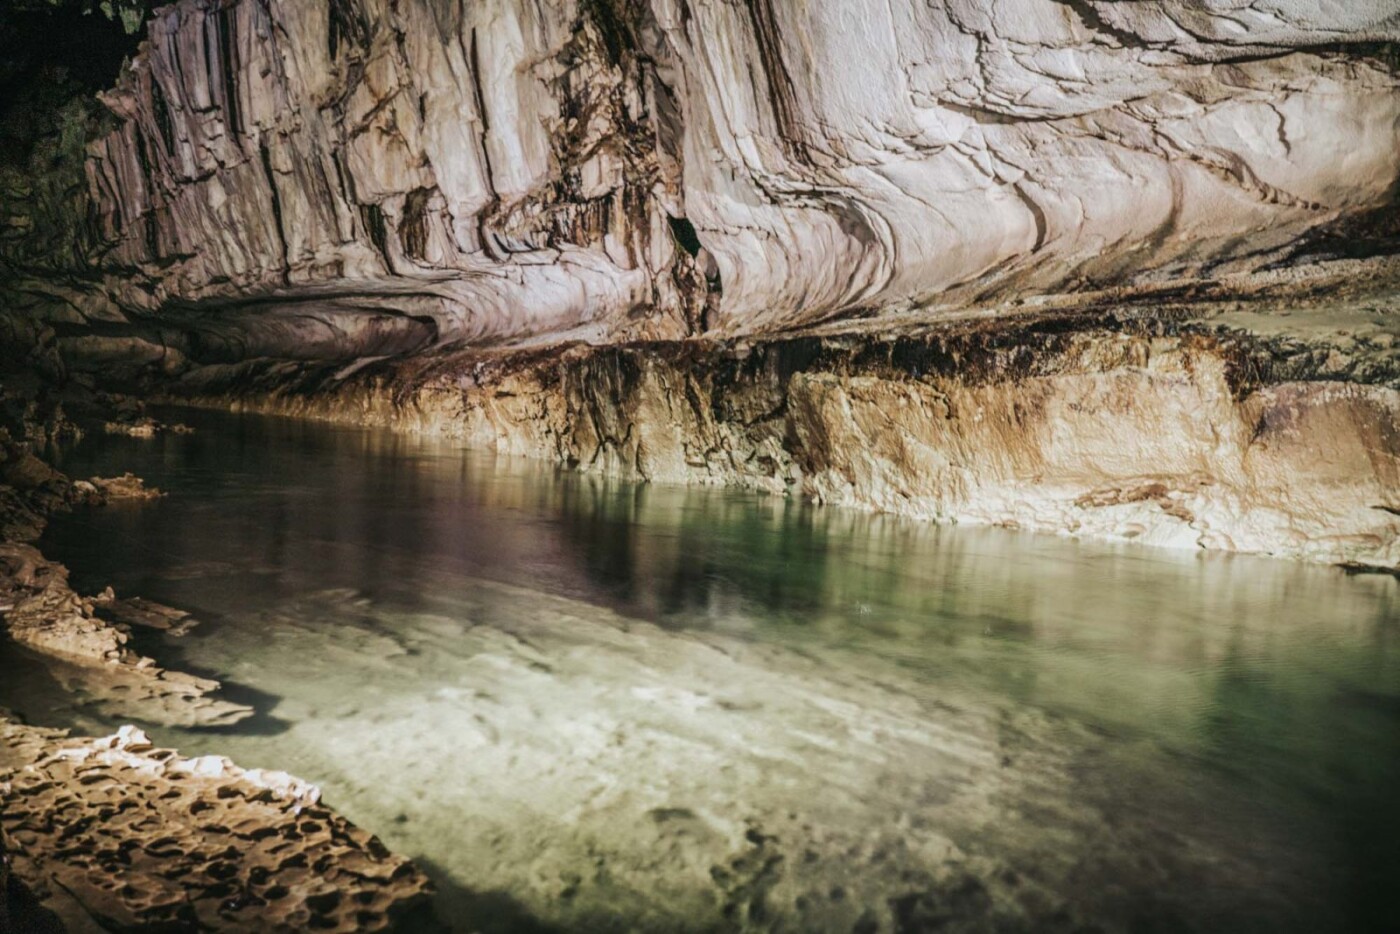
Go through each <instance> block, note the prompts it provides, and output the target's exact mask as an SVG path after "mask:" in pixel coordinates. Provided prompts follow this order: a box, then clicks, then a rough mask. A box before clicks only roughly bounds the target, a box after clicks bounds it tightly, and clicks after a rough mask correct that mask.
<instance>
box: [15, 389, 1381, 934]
mask: <svg viewBox="0 0 1400 934" xmlns="http://www.w3.org/2000/svg"><path fill="white" fill-rule="evenodd" d="M180 417H181V418H182V419H184V420H186V421H189V422H191V423H193V424H195V425H196V426H197V427H198V429H199V430H198V431H197V432H196V433H195V434H193V435H188V436H167V437H161V438H157V439H155V440H137V439H126V438H97V439H92V440H90V441H88V442H84V443H83V444H82V445H80V446H79V447H78V448H77V449H75V450H73V451H71V452H68V454H67V455H66V456H65V459H64V462H63V464H62V466H63V467H64V468H65V469H66V470H68V471H69V472H70V473H71V474H73V475H75V476H87V475H90V474H103V475H109V474H113V473H120V472H121V471H123V470H127V469H129V470H132V471H134V472H136V473H137V474H139V475H141V476H143V477H145V478H146V479H147V480H148V482H151V483H154V484H156V485H158V486H160V487H161V488H163V489H165V490H167V491H168V492H169V494H170V495H169V496H168V497H166V498H165V499H163V500H161V501H159V502H157V503H154V504H140V505H120V506H114V507H109V508H106V509H101V510H94V511H86V512H82V513H80V514H77V515H75V516H72V517H70V518H67V519H64V520H61V521H59V522H56V523H55V524H54V525H53V527H52V528H51V530H50V533H49V535H48V536H47V538H46V540H45V542H44V547H45V549H46V551H47V552H48V553H49V554H50V555H51V556H52V557H54V558H56V559H59V560H62V561H64V562H66V563H67V564H69V565H70V567H71V568H72V569H73V572H74V582H75V584H76V585H77V586H78V587H79V589H80V590H96V589H99V588H101V587H102V586H106V585H108V584H111V585H113V586H114V587H115V588H116V590H117V592H118V593H119V594H124V595H143V596H147V597H151V598H154V599H157V600H161V601H164V602H167V603H170V604H174V605H176V606H179V607H182V608H185V609H188V610H191V611H192V612H194V613H195V614H196V615H197V616H198V617H199V618H200V619H201V620H202V625H201V626H200V627H199V628H197V629H196V630H195V631H194V632H192V633H191V634H189V635H187V636H184V637H183V638H179V639H173V638H165V639H164V641H163V642H159V641H151V640H149V639H148V641H147V642H146V644H144V645H143V646H142V647H143V649H144V650H145V651H147V652H149V653H151V654H155V655H156V656H157V657H158V658H160V659H161V660H162V662H163V663H165V664H167V665H168V666H169V667H175V668H181V667H183V668H185V669H188V670H197V671H200V672H204V673H208V674H212V675H213V676H215V677H218V678H220V679H222V680H224V681H225V682H226V684H227V685H228V686H229V689H230V690H231V691H232V692H233V693H234V694H235V696H237V697H238V698H240V699H245V700H249V701H251V702H252V703H255V704H256V705H257V707H258V709H259V716H258V717H257V719H256V720H254V721H252V722H250V723H248V724H244V725H242V726H240V727H238V728H234V729H233V730H231V731H224V732H216V733H210V732H199V731H182V730H175V729H160V728H156V729H152V730H151V732H152V734H153V735H154V736H155V737H156V738H157V739H158V740H160V741H162V742H164V743H168V744H171V745H175V746H178V747H179V748H180V749H181V750H182V751H184V752H186V753H187V754H195V753H200V752H206V751H213V752H220V753H223V754H226V755H229V756H231V757H232V758H234V759H236V760H237V761H238V762H239V763H240V764H242V765H244V766H247V767H253V766H272V767H277V768H284V769H287V770H289V771H292V772H294V773H296V774H298V775H301V776H302V777H305V778H308V779H310V780H312V781H314V782H316V783H318V784H320V785H321V786H322V788H323V789H324V791H325V795H326V798H327V800H328V801H330V803H332V804H334V805H336V806H337V807H339V808H340V809H341V810H343V811H344V812H345V813H346V814H347V815H348V816H349V817H350V818H351V819H353V820H355V821H357V822H359V823H360V824H362V825H364V826H366V827H368V828H369V829H371V830H373V831H375V832H376V833H378V834H380V835H381V837H383V838H384V840H385V841H386V842H387V843H388V844H389V845H390V846H391V847H393V848H395V849H397V850H399V851H401V852H403V853H405V854H408V855H411V856H413V857H415V858H417V859H418V860H419V861H420V862H421V863H422V864H423V865H424V866H425V867H426V868H429V869H430V871H431V872H433V874H434V875H435V877H436V878H437V879H438V880H439V883H440V886H441V888H442V896H441V899H440V904H441V909H442V913H443V914H444V915H445V916H446V917H447V918H449V919H450V920H451V922H452V923H453V925H454V926H455V927H456V928H457V929H460V930H475V929H486V930H539V929H546V930H547V929H559V930H589V931H593V930H657V931H670V930H736V929H741V928H750V929H762V930H770V929H771V930H834V931H875V930H910V931H914V930H1016V929H1035V930H1083V929H1104V930H1122V931H1157V930H1160V931H1180V930H1216V931H1241V930H1269V931H1276V930H1296V931H1318V930H1393V929H1395V925H1394V924H1393V922H1395V921H1396V918H1397V914H1396V909H1395V908H1394V907H1393V905H1394V902H1393V900H1392V898H1391V893H1390V889H1391V888H1392V887H1393V886H1394V884H1395V882H1397V881H1400V582H1397V580H1395V579H1394V578H1391V577H1387V576H1377V575H1357V576H1349V575H1347V574H1345V573H1343V572H1342V571H1339V570H1336V569H1331V568H1321V567H1307V566H1300V565H1296V564H1291V563H1285V562H1275V561H1269V560H1264V559H1249V558H1242V557H1231V556H1214V555H1212V556H1204V555H1197V554H1187V553H1176V552H1171V551H1160V550H1152V549H1147V548H1141V547H1131V546H1112V545H1102V544H1086V543H1080V542H1075V541H1072V540H1067V539H1059V538H1055V537H1048V536H1033V535H1026V534H1017V533H1012V532H1006V531H1001V530H989V529H967V528H937V527H931V526H925V525H921V524H917V523H910V522H904V521H898V520H892V519H888V518H880V517H870V516H863V515H858V514H851V513H846V512H843V511H839V510H833V509H815V508H810V507H806V506H802V505H799V504H795V503H790V502H785V501H781V500H777V499H769V498H764V497H758V496H750V495H744V494H736V493H732V492H723V491H709V490H678V489H667V488H662V487H649V488H648V487H639V486H633V485H628V484H621V483H615V482H606V481H602V480H599V479H597V478H589V477H585V476H580V475H576V474H570V473H566V472H559V471H555V470H553V469H550V468H547V467H542V466H539V465H532V464H528V463H522V462H515V461H504V460H497V459H493V458H491V457H486V456H481V455H474V454H467V453H465V452H463V451H461V450H460V449H458V448H456V447H454V446H451V445H446V444H439V443H435V442H431V441H423V440H419V439H414V438H410V437H404V436H397V435H393V434H388V433H380V432H369V431H360V430H354V429H345V428H334V427H327V426H320V425H312V424H304V423H297V422H292V421H285V420H276V419H266V418H257V417H234V416H227V415H216V414H210V413H190V414H184V413H182V414H181V416H180ZM0 664H5V663H3V662H0ZM8 665H9V668H10V672H11V674H10V676H9V677H5V678H4V679H3V680H4V681H5V683H7V684H9V685H10V688H9V690H0V704H8V705H10V706H13V707H17V708H19V709H21V710H23V711H24V712H26V713H27V714H29V715H30V717H31V719H33V720H36V721H39V722H48V723H57V724H63V725H74V726H77V727H79V728H82V729H84V730H87V731H94V730H99V729H104V728H106V727H109V726H111V725H112V724H111V723H110V721H108V720H106V718H104V717H103V716H102V714H101V713H100V712H97V711H93V710H90V709H84V708H83V707H81V706H78V705H75V704H74V703H73V702H72V701H71V700H67V699H64V698H62V697H60V696H58V695H57V694H56V693H54V692H47V693H46V692H45V690H44V688H43V685H42V683H40V682H41V681H42V679H41V678H39V677H38V676H37V675H34V674H33V673H32V672H31V673H29V674H27V675H25V676H23V677H21V676H20V675H19V674H17V673H16V672H17V671H18V669H17V668H16V667H15V666H16V663H15V661H14V659H13V658H11V660H10V662H9V663H8ZM0 671H3V670H2V669H0ZM21 686H22V687H21ZM16 694H19V695H20V696H18V697H16V696H14V695H16Z"/></svg>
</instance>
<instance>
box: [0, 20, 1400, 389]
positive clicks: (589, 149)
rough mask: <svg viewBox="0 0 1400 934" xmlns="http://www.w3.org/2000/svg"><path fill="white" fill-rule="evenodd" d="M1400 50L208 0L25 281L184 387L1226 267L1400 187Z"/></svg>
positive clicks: (1066, 25)
mask: <svg viewBox="0 0 1400 934" xmlns="http://www.w3.org/2000/svg"><path fill="white" fill-rule="evenodd" d="M1397 38H1400V16H1397V14H1396V11H1395V9H1394V5H1393V4H1391V3H1389V2H1386V0H1368V2H1363V3H1347V4H1337V3H1329V4H1319V3H1316V2H1308V0H1270V2H1268V3H1252V4H1248V3H1243V2H1228V3H1224V2H1219V3H1217V2H1212V3H1198V2H1186V0H1157V2H1143V3H1121V2H1107V0H1006V2H1002V3H999V4H997V5H996V6H995V7H988V6H986V5H985V4H982V3H976V2H971V0H937V2H931V3H905V2H900V3H892V4H885V5H869V4H848V3H840V2H834V0H824V2H814V3H806V4H796V5H794V4H781V3H773V2H770V0H753V2H749V3H744V4H736V3H731V2H724V0H649V2H643V0H625V2H624V0H567V2H562V3H548V4H546V3H538V2H520V0H489V2H481V3H473V4H467V5H460V4H459V5H452V4H445V5H444V4H430V3H425V2H410V3H390V2H387V0H317V2H306V3H290V2H273V3H266V2H261V0H238V2H227V3H215V2H212V0H181V2H179V3H176V4H173V5H171V6H168V7H165V8H162V9H161V10H160V11H158V12H156V13H155V14H154V16H153V18H152V20H151V22H150V25H149V38H148V40H147V41H146V43H145V45H144V46H143V49H142V52H141V54H140V55H139V56H138V57H137V58H136V59H135V60H134V62H133V63H132V64H131V67H130V68H129V69H128V70H127V71H126V72H125V73H124V74H123V75H122V77H121V79H120V81H119V82H118V84H117V86H116V87H115V88H114V89H113V90H111V91H110V92H108V93H106V94H105V95H104V96H103V100H104V102H105V103H106V105H107V107H108V108H110V110H111V112H112V113H113V114H114V116H115V119H116V124H115V126H114V128H112V129H111V130H110V131H108V132H105V135H100V136H99V138H97V139H95V140H94V141H93V142H92V144H91V145H90V147H89V148H88V157H87V160H86V164H85V168H84V172H85V174H86V186H87V195H86V199H84V198H82V197H76V200H75V197H68V196H66V195H65V196H64V197H61V198H60V197H54V198H49V199H48V200H47V201H43V203H38V202H37V201H35V200H34V199H33V198H28V197H27V196H24V194H23V192H17V193H16V194H15V195H14V196H13V199H14V200H15V203H17V204H23V205H30V206H32V207H33V210H29V209H28V208H26V213H24V219H25V224H26V225H27V226H26V227H25V228H24V231H27V232H21V233H22V235H19V236H17V237H14V238H9V239H5V240H4V243H5V246H4V247H3V251H2V252H3V253H4V255H5V256H6V257H7V262H8V264H9V265H10V267H11V272H12V276H11V278H12V280H13V282H14V291H13V292H12V293H11V294H10V295H9V296H8V300H9V302H10V304H11V305H13V306H14V307H16V308H19V309H21V310H23V311H24V312H25V314H24V315H18V316H16V317H15V319H14V320H15V321H19V320H30V321H33V320H36V319H40V320H42V323H41V324H39V325H37V326H35V327H34V328H33V329H31V330H30V331H28V332H27V333H26V334H25V339H26V340H30V341H31V342H37V343H41V344H45V345H46V346H48V347H49V348H51V349H58V350H59V351H61V353H62V354H63V355H64V356H66V357H67V358H69V359H70V360H74V359H76V360H84V361H86V365H89V366H91V365H93V364H94V363H100V364H101V365H102V366H104V367H108V368H112V367H118V368H120V367H126V368H130V369H132V370H140V369H148V370H152V371H155V372H165V373H168V372H171V371H179V370H181V369H183V368H185V367H187V366H189V365H190V364H191V362H217V361H227V360H234V359H242V358H248V357H258V356H281V357H290V358H302V359H305V358H349V357H357V356H366V355H383V354H395V353H403V352H408V351H415V350H422V349H426V348H429V347H432V346H435V345H438V344H440V343H442V342H447V341H463V340H464V341H470V342H473V343H477V344H480V343H484V342H501V341H506V340H521V339H526V338H530V337H538V336H555V337H557V336H560V335H570V336H576V337H585V338H588V339H592V340H600V341H620V340H630V339H660V338H676V337H680V336H683V335H686V334H691V333H697V332H701V331H708V332H711V333H719V334H743V333H755V332H768V331H773V330H781V329H784V328H790V327H793V326H797V325H801V324H807V323H812V322H816V321H821V320H824V319H830V318H833V317H841V316H851V315H869V314H881V313H888V312H890V311H892V310H899V309H901V308H908V307H915V306H926V305H930V304H950V305H957V304H966V303H969V302H975V301H984V300H986V299H987V298H988V297H990V296H998V297H1003V298H1004V297H1006V296H1009V295H1017V294H1030V293H1042V292H1048V291H1063V290H1072V289H1077V288H1082V287H1085V286H1086V285H1092V284H1103V283H1110V284H1122V283H1124V282H1143V281H1149V280H1154V279H1174V278H1183V277H1192V276H1202V275H1205V276H1212V277H1214V276H1219V275H1222V274H1223V273H1226V272H1229V271H1231V270H1233V269H1238V268H1258V267H1261V266H1264V265H1267V264H1268V263H1270V262H1272V261H1275V260H1278V259H1280V258H1283V257H1286V256H1287V255H1288V254H1289V252H1290V250H1292V249H1294V248H1295V247H1296V246H1297V245H1298V244H1299V243H1300V242H1301V241H1302V240H1303V238H1304V237H1305V235H1306V234H1308V232H1310V231H1313V230H1315V229H1317V228H1319V227H1321V226H1324V225H1327V224H1329V223H1333V222H1336V221H1338V220H1341V219H1346V218H1350V217H1353V216H1358V215H1362V214H1365V213H1366V212H1368V211H1373V210H1379V209H1385V208H1387V207H1388V206H1393V203H1394V194H1395V190H1396V189H1395V183H1396V179H1397V171H1398V170H1400V156H1397V151H1400V146H1397V143H1398V142H1400V93H1397V91H1398V90H1400V79H1397V70H1396V61H1395V56H1394V50H1393V46H1388V45H1386V44H1385V43H1387V42H1393V41H1394V40H1395V39H1397ZM77 135H78V137H79V138H81V133H78V134H77ZM70 148H71V147H70ZM60 161H61V160H60ZM70 161H71V160H70ZM45 171H47V170H45ZM68 190H69V189H64V191H68ZM35 197H37V196H35ZM40 200H42V199H40ZM84 201H85V204H86V207H84ZM75 218H76V219H75ZM14 223H17V222H13V223H11V226H12V227H13V226H14ZM16 229H18V228H16ZM54 231H72V232H73V236H68V237H66V239H64V238H60V239H64V245H61V246H60V247H59V248H55V247H54V246H53V244H52V243H51V242H50V241H51V240H52V238H51V237H50V236H49V234H51V233H52V232H54ZM11 327H12V328H15V329H16V330H23V328H21V327H20V325H17V324H12V325H11Z"/></svg>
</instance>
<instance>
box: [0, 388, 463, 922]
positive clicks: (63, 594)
mask: <svg viewBox="0 0 1400 934" xmlns="http://www.w3.org/2000/svg"><path fill="white" fill-rule="evenodd" d="M0 395H3V397H4V399H3V401H4V410H5V413H4V414H5V421H4V424H0V530H3V533H4V534H3V539H0V622H2V623H3V628H2V629H0V638H7V639H9V640H11V641H13V642H15V643H16V644H18V645H21V646H24V647H26V648H27V649H30V650H32V651H33V653H35V654H34V657H35V659H36V660H37V661H36V663H39V664H43V665H44V666H45V668H46V670H47V671H48V672H49V674H50V675H52V676H53V677H54V678H55V680H56V681H58V682H59V683H60V684H62V685H63V686H64V688H65V690H67V691H69V692H70V693H73V694H74V695H76V696H81V697H82V698H83V699H84V702H85V703H86V704H87V705H89V706H91V707H92V708H93V709H95V710H98V711H100V712H101V713H103V714H104V715H106V716H108V717H112V718H118V719H125V718H135V719H138V720H141V721H143V722H148V723H156V724H161V725H180V726H195V725H198V726H206V727H209V726H227V725H230V724H234V723H237V722H239V721H241V720H243V719H245V718H247V717H249V716H251V715H252V713H253V711H252V709H251V708H249V707H246V706H244V705H241V704H236V703H232V702H230V701H228V700H225V699H222V698H220V697H219V696H217V695H218V692H219V689H220V685H219V683H218V682H216V681H212V680H209V679H206V678H198V677H194V676H192V675H188V674H185V673H183V672H178V671H169V670H165V669H162V668H161V667H159V666H158V665H157V663H156V661H155V660H154V659H152V658H148V657H144V656H142V655H140V654H138V653H137V652H135V651H134V650H133V649H132V648H131V647H130V645H129V644H128V643H129V640H130V636H131V628H132V627H133V626H144V627H150V628H155V629H161V630H165V631H176V632H178V631H181V630H183V629H187V628H188V627H189V626H191V625H193V624H194V621H193V620H191V619H189V618H188V615H187V614H185V613H184V612H182V611H180V610H177V609H174V608H171V607H165V606H162V605H161V604H157V603H154V602H152V601H147V600H142V599H141V598H127V599H121V598H118V597H117V596H116V595H115V594H114V593H113V592H112V591H111V589H110V588H108V589H107V590H105V591H104V592H103V593H101V594H99V595H97V596H95V597H83V596H80V595H79V594H77V593H75V592H74V591H73V590H72V588H71V587H70V586H69V585H68V571H67V569H66V568H64V567H63V566H62V565H60V564H57V563H55V562H52V561H49V560H47V559H45V558H44V556H43V554H42V553H41V552H40V551H39V550H38V549H37V548H35V547H34V546H33V545H32V544H30V543H31V542H33V541H34V540H35V539H37V538H38V536H39V534H40V533H41V532H42V531H43V528H44V525H45V523H46V521H47V518H48V517H49V516H50V515H51V514H53V513H54V512H57V511H60V510H64V509H68V508H71V507H73V506H76V505H90V506H91V505H104V504H106V503H108V502H111V501H113V500H117V499H136V500H141V499H152V498H156V497H159V496H160V495H161V494H160V492H159V491H158V490H154V489H151V488H148V487H146V486H145V485H144V484H143V483H142V482H141V480H140V479H139V478H136V477H134V476H132V475H130V474H126V475H124V476H123V477H119V478H116V479H104V478H92V479H91V480H77V481H73V480H70V479H69V478H68V477H66V476H65V475H64V474H62V473H61V472H59V471H57V470H55V469H53V468H52V467H51V466H49V464H48V463H47V462H46V461H44V460H43V458H42V457H40V456H39V455H40V453H41V452H42V450H43V448H44V446H45V445H46V444H47V443H50V442H52V441H53V440H55V439H59V438H71V437H75V436H77V435H78V434H80V430H79V429H78V427H77V426H76V425H75V424H74V423H72V422H71V421H69V420H68V418H67V416H66V415H65V413H64V411H63V407H62V404H61V403H57V404H55V403H53V402H52V400H48V401H43V400H42V399H41V398H40V397H42V396H43V395H44V393H37V394H36V393H32V392H19V393H15V392H12V391H11V390H9V389H6V390H5V391H4V392H3V393H0ZM136 424H137V425H138V426H144V425H148V424H150V423H149V420H147V421H145V422H137V423H136ZM108 430H111V429H110V428H109V429H108ZM430 894H431V884H430V883H429V882H428V879H427V877H426V876H425V875H424V874H423V873H422V872H421V871H420V870H419V869H417V868H416V867H415V866H414V865H413V864H412V863H410V862H409V861H407V860H406V859H403V858H402V857H398V856H395V855H393V854H391V853H389V852H388V850H386V849H385V848H384V847H383V845H382V844H380V843H379V841H378V840H377V839H376V838H374V837H373V836H371V835H370V834H368V833H366V832H365V831H362V830H360V829H358V828H356V827H354V826H353V825H351V824H350V823H349V822H348V821H346V820H345V819H343V818H341V817H340V816H338V815H337V814H336V813H335V812H334V811H333V810H331V809H329V808H327V807H325V806H324V805H322V804H321V802H320V793H319V791H318V790H317V789H316V788H315V787H314V786H312V785H309V784H307V783H305V782H303V781H301V780H299V779H295V778H293V777H291V776H289V775H286V774H284V773H267V772H262V771H259V770H253V771H245V770H243V769H240V768H239V767H238V766H236V765H234V764H233V763H232V762H229V761H228V760H227V759H222V758H219V757H214V756H204V757H200V758H197V759H185V758H182V757H180V756H179V755H178V754H177V753H176V752H175V751H174V750H168V749H157V748H155V747H154V746H153V745H152V744H151V743H150V741H149V740H148V739H147V738H146V736H145V734H144V733H142V732H141V731H140V730H139V729H137V728H136V727H134V726H123V727H121V729H119V730H118V731H117V733H116V734H114V735H112V736H108V737H105V738H87V737H70V736H68V734H67V733H66V731H62V730H52V729H44V728H42V727H35V726H29V725H26V724H25V723H24V721H23V719H22V717H21V716H20V715H18V714H16V713H12V712H9V711H4V710H0V931H9V930H17V931H19V930H23V931H70V932H87V931H101V930H107V929H113V930H173V929H178V930H186V929H189V930H227V931H242V930H249V929H250V928H254V927H266V928H268V929H270V930H279V931H280V930H286V931H292V930H307V929H311V928H315V929H318V930H332V931H347V932H348V931H382V930H415V931H417V930H425V929H431V926H432V925H433V924H434V923H435V922H434V921H433V920H432V918H431V912H430V909H429V907H428V902H429V898H430ZM425 925H427V927H426V928H425Z"/></svg>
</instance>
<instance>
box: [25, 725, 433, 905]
mask: <svg viewBox="0 0 1400 934" xmlns="http://www.w3.org/2000/svg"><path fill="white" fill-rule="evenodd" d="M0 794H3V797H4V801H5V807H4V811H3V814H0V836H3V837H4V838H6V839H8V840H9V842H10V847H11V850H12V852H11V854H10V859H11V860H12V861H13V863H14V866H15V870H16V873H17V874H18V875H20V876H22V877H23V878H24V879H25V880H26V882H27V883H28V885H29V886H30V888H31V889H33V890H34V891H35V894H37V895H39V896H41V897H43V898H45V900H46V901H47V902H48V903H49V904H50V905H52V906H54V907H55V908H56V914H57V915H58V917H59V918H60V919H61V920H63V921H65V922H66V923H67V925H68V927H69V929H70V930H76V931H82V930H88V929H91V930H120V931H135V930H200V931H231V932H232V931H248V930H253V929H260V930H269V931H307V930H324V931H344V932H351V931H385V930H390V929H393V928H394V927H395V925H402V924H404V923H405V922H407V921H411V920H413V916H414V915H415V914H416V916H417V921H416V922H415V924H422V923H424V921H425V919H426V918H427V915H426V913H425V909H426V903H427V901H428V895H429V892H430V885H429V883H428V880H427V878H426V877H425V876H424V875H423V874H422V873H421V872H419V871H418V870H417V869H416V868H415V867H414V866H413V865H412V864H411V863H409V862H408V861H407V860H405V859H403V858H402V857H397V856H394V855H392V854H390V853H389V852H388V850H386V849H385V848H384V846H383V845H382V844H380V843H379V841H378V840H377V839H375V838H374V837H372V836H371V835H369V834H367V833H365V832H364V831H362V830H360V829H358V828H357V827H355V826H353V825H352V824H350V823H349V822H348V821H346V820H345V819H344V818H342V817H340V816H339V815H337V814H335V813H334V812H333V811H331V810H330V809H328V808H326V807H325V806H323V805H322V804H321V803H320V793H319V791H318V790H317V789H316V788H315V787H313V786H310V785H307V784H306V783H305V782H302V781H299V780H298V779H295V778H292V777H291V776H289V775H286V774H284V773H281V772H265V771H260V770H244V769H240V768H239V767H238V766H236V765H234V764H233V763H231V762H229V761H228V760H227V759H222V758H219V757H216V756H203V757H200V758H197V759H186V758H183V757H181V756H179V755H177V754H176V753H175V752H174V751H173V750H170V749H158V748H156V747H155V746H153V745H152V744H151V742H150V741H149V740H148V739H147V738H146V736H145V734H143V733H142V732H141V731H140V730H137V729H134V728H132V727H123V728H122V729H121V730H119V731H118V732H117V733H116V734H115V735H113V736H108V737H105V738H102V739H70V738H67V737H66V735H65V734H64V733H62V732H61V731H55V730H44V729H37V728H34V727H27V726H23V725H21V724H18V723H15V722H13V721H10V720H7V719H4V718H2V717H0ZM0 917H3V916H0ZM399 929H401V930H408V929H413V930H424V929H425V928H423V927H418V926H415V927H412V928H408V927H400V928H399Z"/></svg>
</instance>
